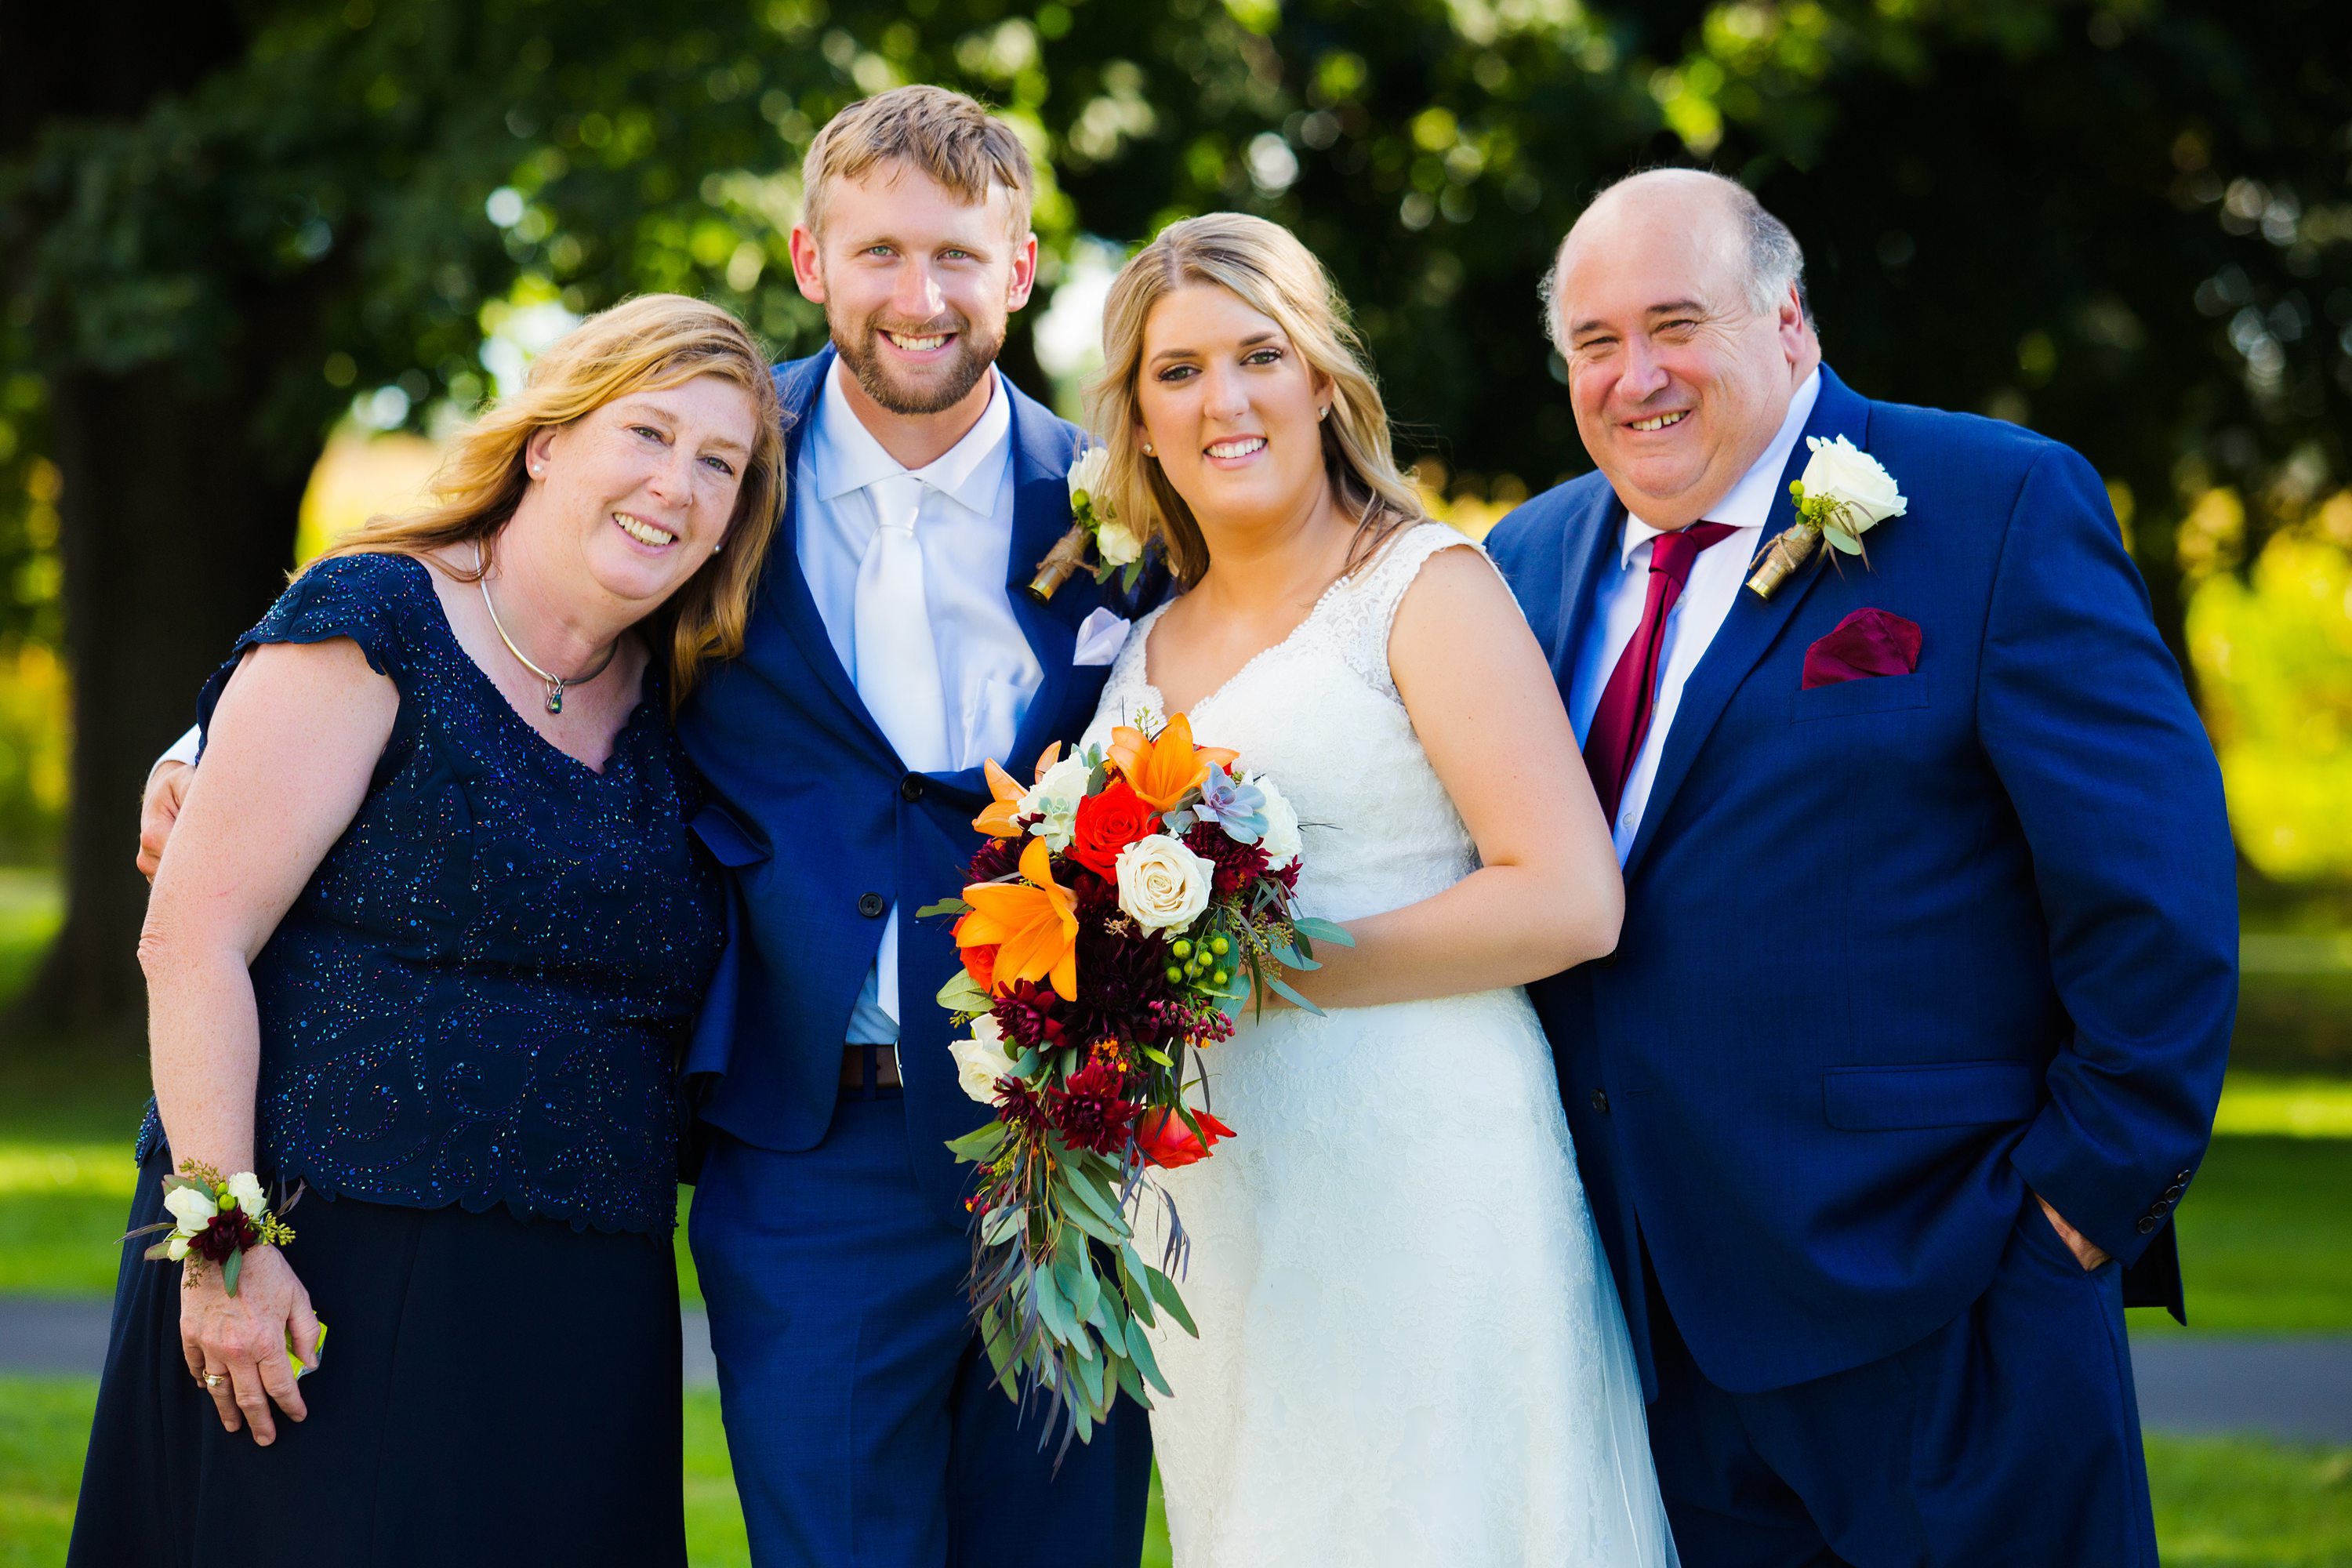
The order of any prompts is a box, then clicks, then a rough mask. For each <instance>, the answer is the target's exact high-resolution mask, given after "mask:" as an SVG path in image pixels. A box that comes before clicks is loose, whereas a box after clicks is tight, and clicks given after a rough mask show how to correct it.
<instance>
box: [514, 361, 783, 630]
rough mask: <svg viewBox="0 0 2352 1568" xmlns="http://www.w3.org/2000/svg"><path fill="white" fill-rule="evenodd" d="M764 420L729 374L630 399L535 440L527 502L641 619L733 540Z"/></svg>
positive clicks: (560, 546)
mask: <svg viewBox="0 0 2352 1568" xmlns="http://www.w3.org/2000/svg"><path fill="white" fill-rule="evenodd" d="M757 420H758V414H757V412H756V410H755V409H754V407H753V405H752V402H751V395H750V394H748V393H746V392H745V391H744V390H743V389H742V388H741V387H740V386H738V385H737V384H735V383H733V382H731V381H729V380H727V379H725V378H724V377H722V376H717V375H698V376H696V377H695V378H694V379H692V380H691V381H688V382H684V383H682V384H679V385H677V386H671V387H665V388H663V389H661V390H660V391H657V392H634V393H628V394H625V395H622V396H619V397H615V398H614V399H613V400H612V401H611V402H609V403H607V404H604V405H603V406H602V407H599V408H597V409H595V410H594V411H593V412H592V413H590V414H587V415H585V416H583V417H581V418H579V419H576V420H574V421H573V422H572V423H571V424H569V425H565V426H560V427H557V428H553V429H542V430H541V431H540V432H539V433H538V434H536V435H534V436H533V437H531V438H530V443H529V445H528V446H527V447H525V451H524V458H525V462H526V464H527V465H528V466H529V468H530V470H532V471H533V475H534V477H533V479H532V483H531V489H532V494H531V495H530V496H529V497H527V498H526V506H527V507H529V509H530V513H531V514H532V515H533V516H534V517H544V518H546V519H547V520H548V521H549V523H550V524H551V525H552V526H551V533H552V535H553V536H554V539H553V540H552V541H551V542H554V548H555V550H556V551H557V552H562V553H571V554H572V555H573V558H574V559H575V560H577V561H578V563H580V565H581V566H582V567H583V568H584V569H585V571H586V573H587V575H588V577H589V578H590V579H591V580H592V581H593V582H594V584H596V586H597V587H598V588H600V589H601V590H603V591H604V593H606V594H608V595H612V596H613V597H614V598H615V599H617V600H620V601H621V602H622V603H624V604H626V605H639V606H643V608H642V609H641V610H640V612H639V613H640V614H642V613H644V612H645V611H649V610H651V609H652V608H653V607H654V606H655V605H659V604H660V603H661V602H662V601H663V600H665V599H667V598H668V597H669V596H670V595H672V594H673V593H676V592H677V589H678V587H679V586H680V585H681V584H684V583H685V582H686V580H687V579H688V577H691V576H692V575H694V573H695V569H696V568H698V566H700V565H701V564H702V563H704V562H705V561H708V560H709V559H710V553H711V552H712V551H713V550H715V549H717V548H718V546H719V543H720V542H721V541H722V540H723V539H724V538H725V537H726V533H727V524H728V521H729V520H730V519H731V518H732V517H733V516H734V514H735V500H736V496H737V493H738V492H739V491H740V489H741V486H742V479H743V468H744V465H745V463H746V462H748V461H749V460H750V458H751V444H752V441H753V439H754V437H756V435H757V433H758V425H757ZM520 515H521V514H520V513H519V514H518V520H519V521H520ZM555 541H560V542H555Z"/></svg>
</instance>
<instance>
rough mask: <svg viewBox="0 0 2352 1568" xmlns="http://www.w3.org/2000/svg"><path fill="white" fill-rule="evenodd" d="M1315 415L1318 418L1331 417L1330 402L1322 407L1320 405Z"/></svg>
mask: <svg viewBox="0 0 2352 1568" xmlns="http://www.w3.org/2000/svg"><path fill="white" fill-rule="evenodd" d="M1315 417H1316V418H1318V419H1328V418H1330V417H1331V405H1329V404H1328V403H1327V404H1325V405H1323V406H1322V407H1320V408H1318V409H1317V410H1316V411H1315Z"/></svg>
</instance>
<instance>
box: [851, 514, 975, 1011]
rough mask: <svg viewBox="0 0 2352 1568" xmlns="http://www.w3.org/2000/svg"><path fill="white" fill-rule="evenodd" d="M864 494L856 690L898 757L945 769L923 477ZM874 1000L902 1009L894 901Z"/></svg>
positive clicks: (919, 766)
mask: <svg viewBox="0 0 2352 1568" xmlns="http://www.w3.org/2000/svg"><path fill="white" fill-rule="evenodd" d="M866 494H867V495H868V496H870V497H872V498H873V501H874V519H875V523H876V527H875V530H874V537H873V539H872V540H870V541H869V542H867V543H866V559H865V560H863V561H861V562H860V563H858V566H857V605H856V610H855V612H854V615H855V616H856V626H855V628H854V635H853V642H854V645H855V647H856V653H857V676H856V679H857V695H858V697H859V699H860V700H863V701H864V702H865V704H866V711H867V712H868V713H871V714H873V715H874V722H875V723H877V724H878V725H880V726H881V729H882V734H883V737H884V738H885V739H886V740H887V741H888V742H890V749H891V750H893V751H895V752H898V760H899V761H900V762H902V763H906V764H907V766H908V768H909V769H911V770H912V771H914V772H916V773H944V772H946V771H947V770H948V769H949V768H950V767H951V766H953V765H954V759H953V758H951V757H950V755H949V754H948V714H947V694H946V692H945V690H944V689H942V687H941V684H940V653H939V645H938V644H937V643H936V642H935V641H934V640H933V639H932V637H931V609H930V605H929V602H928V601H927V600H926V599H925V597H924V595H923V547H922V545H921V544H920V543H919V542H917V540H916V538H915V519H916V517H917V516H918V515H919V513H920V512H921V511H922V509H923V481H922V480H920V479H917V478H915V476H914V475H912V474H892V475H890V476H889V477H888V478H887V479H877V480H875V481H874V482H873V483H872V484H870V485H868V486H867V487H866ZM874 999H875V1001H876V1002H877V1003H879V1004H880V1005H881V1008H882V1011H884V1012H885V1013H887V1014H888V1015H890V1016H891V1017H892V1018H893V1019H897V1018H898V1017H900V1016H902V1015H901V1014H900V1013H899V1011H898V905H897V904H895V903H894V904H892V905H891V906H890V918H889V919H888V920H887V921H884V922H883V926H882V945H881V949H880V951H879V952H877V953H876V954H875V959H874Z"/></svg>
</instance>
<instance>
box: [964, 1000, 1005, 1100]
mask: <svg viewBox="0 0 2352 1568" xmlns="http://www.w3.org/2000/svg"><path fill="white" fill-rule="evenodd" d="M948 1054H949V1055H950V1056H952V1057H954V1058H955V1064H956V1082H957V1084H958V1085H959V1086H960V1087H961V1089H963V1091H964V1092H965V1093H966V1094H968V1095H970V1096H971V1098H972V1099H974V1100H978V1101H980V1102H981V1103H982V1105H993V1104H995V1103H996V1080H997V1079H1001V1078H1003V1077H1004V1076H1006V1075H1007V1074H1008V1073H1010V1072H1012V1070H1013V1058H1011V1057H1010V1056H1008V1055H1006V1054H1005V1050H1004V1026H1003V1025H1002V1024H1000V1023H998V1022H997V1021H996V1019H995V1017H994V1016H992V1015H990V1014H987V1013H982V1015H981V1016H979V1017H977V1018H974V1019H973V1020H972V1021H971V1039H968V1040H957V1041H956V1042H954V1043H953V1044H952V1045H950V1046H949V1047H948Z"/></svg>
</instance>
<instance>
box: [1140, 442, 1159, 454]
mask: <svg viewBox="0 0 2352 1568" xmlns="http://www.w3.org/2000/svg"><path fill="white" fill-rule="evenodd" d="M1143 455H1144V456H1145V457H1147V458H1156V457H1158V456H1159V455H1160V454H1159V453H1157V452H1155V451H1153V450H1152V449H1151V443H1150V442H1149V441H1146V442H1145V443H1144V444H1143Z"/></svg>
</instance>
